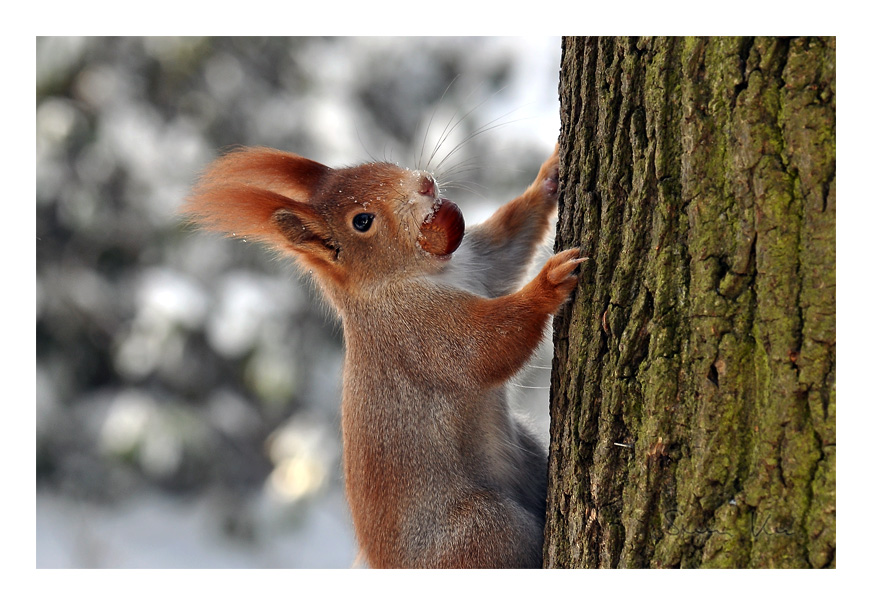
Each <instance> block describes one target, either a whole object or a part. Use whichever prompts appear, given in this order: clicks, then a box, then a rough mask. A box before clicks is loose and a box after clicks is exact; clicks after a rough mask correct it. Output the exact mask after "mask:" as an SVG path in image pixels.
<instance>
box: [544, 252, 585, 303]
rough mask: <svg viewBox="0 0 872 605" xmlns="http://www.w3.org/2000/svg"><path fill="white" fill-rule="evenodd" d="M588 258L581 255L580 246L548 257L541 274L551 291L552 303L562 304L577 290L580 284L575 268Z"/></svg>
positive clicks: (546, 286)
mask: <svg viewBox="0 0 872 605" xmlns="http://www.w3.org/2000/svg"><path fill="white" fill-rule="evenodd" d="M586 260H587V257H579V249H578V248H572V249H571V250H564V251H563V252H559V253H557V254H555V255H554V256H552V257H551V258H549V259H548V262H546V263H545V266H544V267H542V271H540V272H539V276H540V279H541V280H542V281H543V282H544V284H542V285H543V286H544V289H546V290H547V291H549V294H550V297H549V298H551V302H552V304H554V305H556V306H560V305H561V304H563V301H565V300H566V299H567V297H569V295H570V294H571V293H572V291H573V290H575V286H576V284H578V277H577V276H576V275H575V273H574V272H575V268H576V267H577V266H578V265H579V264H580V263H583V262H584V261H586Z"/></svg>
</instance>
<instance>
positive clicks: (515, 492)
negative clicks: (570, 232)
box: [186, 149, 583, 567]
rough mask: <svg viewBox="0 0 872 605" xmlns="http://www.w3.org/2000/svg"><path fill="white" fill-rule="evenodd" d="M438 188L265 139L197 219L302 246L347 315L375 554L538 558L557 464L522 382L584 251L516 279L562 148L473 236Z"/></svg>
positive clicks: (426, 558) (431, 560)
mask: <svg viewBox="0 0 872 605" xmlns="http://www.w3.org/2000/svg"><path fill="white" fill-rule="evenodd" d="M437 196H438V187H437V186H436V184H435V183H434V181H433V178H432V176H431V175H429V174H427V173H424V172H420V171H410V170H404V169H402V168H399V167H397V166H394V165H391V164H385V163H376V164H364V165H362V166H356V167H352V168H343V169H331V168H327V167H326V166H323V165H321V164H318V163H317V162H312V161H310V160H306V159H305V158H301V157H299V156H295V155H293V154H287V153H283V152H278V151H273V150H265V149H253V150H240V151H236V152H233V153H231V154H229V155H227V156H225V157H224V158H221V159H219V160H218V161H216V162H215V163H214V164H213V165H212V166H211V167H210V168H209V169H208V170H207V171H206V173H205V174H204V176H203V178H202V180H201V182H200V184H199V185H198V186H197V187H196V188H195V189H194V192H193V193H192V196H191V198H190V199H189V201H188V204H187V206H186V211H187V212H188V214H189V215H190V216H192V217H193V218H194V220H195V221H197V222H199V223H200V224H202V225H204V226H206V227H208V228H213V229H219V230H223V231H226V232H228V233H231V234H235V235H237V236H241V237H250V238H254V239H258V240H260V241H263V242H266V243H267V244H269V245H272V246H275V247H277V248H279V249H281V250H284V251H286V252H288V253H290V254H292V255H293V256H294V257H295V258H296V259H298V260H299V261H300V262H301V263H303V264H304V265H305V266H307V267H309V268H311V269H312V270H313V273H314V275H315V278H316V280H317V281H318V283H319V284H320V286H321V287H322V288H323V290H324V291H325V293H326V294H327V297H328V299H329V300H330V301H331V303H332V304H333V305H334V307H335V308H336V310H337V311H338V313H339V315H340V317H341V318H342V322H343V329H344V334H345V345H346V362H345V370H344V377H343V402H342V430H343V446H344V448H343V452H344V453H343V455H344V464H345V478H346V493H347V496H348V501H349V507H350V509H351V514H352V518H353V521H354V525H355V531H356V533H357V537H358V541H359V543H360V546H361V550H362V552H363V553H364V555H365V558H366V560H367V562H368V563H369V564H370V565H371V566H373V567H518V566H526V567H529V566H537V565H540V564H541V548H542V528H543V524H544V506H545V503H544V489H545V456H544V452H543V451H542V449H541V446H540V445H538V444H536V443H535V440H534V439H533V438H532V437H531V436H530V435H529V433H528V431H527V430H526V429H524V427H523V426H522V425H520V424H519V423H518V422H517V421H516V420H515V419H514V418H513V417H512V415H511V414H510V412H509V410H508V408H507V405H506V400H505V382H506V381H507V380H508V379H509V378H510V377H511V376H512V375H513V374H515V373H516V372H517V371H518V370H520V369H521V367H522V366H523V364H524V363H526V361H527V360H528V359H529V357H530V355H531V354H532V353H533V351H534V350H535V348H536V346H537V345H538V343H539V341H540V340H541V338H542V334H543V331H544V330H545V327H546V324H547V321H548V319H549V317H550V316H551V314H553V313H554V312H555V311H556V310H557V309H558V307H559V306H560V305H561V304H562V303H563V302H564V301H565V300H566V298H567V297H568V296H569V295H570V294H571V292H572V290H573V289H574V288H575V285H576V277H575V276H574V274H573V273H574V270H575V268H576V266H577V265H578V263H580V262H581V261H582V260H583V259H580V258H578V250H568V251H565V252H561V253H559V254H556V255H554V256H553V257H551V258H550V259H549V260H548V262H547V263H546V264H545V266H544V267H543V268H542V270H541V271H540V272H539V273H538V275H537V276H536V277H535V278H534V279H533V280H532V281H530V282H529V283H528V284H526V285H525V286H524V287H522V288H520V289H518V288H517V282H518V280H519V279H520V278H521V276H522V275H523V271H524V269H525V267H526V265H527V264H528V263H529V261H530V259H531V258H532V255H533V252H534V250H535V247H536V246H537V245H538V244H539V243H540V242H541V240H542V238H543V236H544V235H545V233H546V230H547V228H548V224H549V220H550V217H551V216H553V213H554V210H555V208H556V204H557V156H556V152H555V154H554V155H552V157H551V158H549V159H548V161H546V162H545V163H544V164H543V166H542V169H541V170H540V172H539V175H538V176H537V178H536V180H535V181H534V183H533V184H532V185H531V186H530V187H529V188H528V189H527V190H526V191H525V192H524V193H523V194H522V195H521V196H519V197H518V198H516V199H515V200H513V201H512V202H510V203H508V204H506V205H505V206H504V207H503V208H501V209H500V210H499V211H498V212H497V213H495V214H494V216H493V217H491V218H490V219H489V220H488V221H486V222H485V223H483V224H481V225H478V226H476V227H472V228H470V229H468V230H467V231H466V233H465V235H464V234H463V233H462V230H463V220H462V215H459V211H458V210H456V207H454V205H453V204H451V205H446V208H448V209H449V210H448V211H447V213H446V214H445V215H444V216H442V217H438V218H436V219H435V220H434V219H433V210H434V208H438V207H440V205H442V204H444V202H441V201H439V200H438V197H437ZM431 220H433V221H434V223H435V224H434V225H432V226H430V227H426V225H428V224H429V223H428V221H431ZM461 238H462V239H461ZM458 242H459V248H458V247H457V244H458ZM455 248H456V252H454V250H455ZM428 250H429V252H428ZM452 252H453V253H452Z"/></svg>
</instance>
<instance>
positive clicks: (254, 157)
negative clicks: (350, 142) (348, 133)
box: [182, 147, 330, 247]
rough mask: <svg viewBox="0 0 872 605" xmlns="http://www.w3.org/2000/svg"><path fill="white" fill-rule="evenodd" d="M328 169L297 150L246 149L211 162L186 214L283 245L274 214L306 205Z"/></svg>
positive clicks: (216, 227) (205, 224)
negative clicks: (301, 154)
mask: <svg viewBox="0 0 872 605" xmlns="http://www.w3.org/2000/svg"><path fill="white" fill-rule="evenodd" d="M329 172H330V168H328V167H327V166H324V165H323V164H319V163H318V162H314V161H312V160H309V159H306V158H304V157H302V156H299V155H296V154H293V153H287V152H284V151H278V150H276V149H268V148H265V147H255V148H241V149H238V150H235V151H232V152H230V153H228V154H227V155H225V156H223V157H221V158H218V159H217V160H215V161H214V162H213V163H212V164H210V165H209V167H208V168H207V169H206V171H205V172H204V173H203V175H202V176H201V177H200V180H199V181H198V183H197V185H196V186H195V187H194V190H193V191H192V193H191V195H190V196H189V197H188V199H187V200H186V203H185V205H184V206H183V208H182V213H183V214H184V215H186V216H187V217H188V218H190V219H191V221H192V222H193V223H196V224H198V225H200V226H201V227H204V228H206V229H210V230H214V231H223V232H225V233H228V234H231V235H233V236H235V237H242V238H250V239H255V240H259V241H262V242H264V243H267V244H270V245H273V246H277V247H284V246H285V245H286V244H287V239H286V237H285V236H284V235H283V234H282V232H281V231H280V230H279V229H278V226H277V225H276V223H275V222H273V220H272V218H273V215H274V214H275V213H276V212H277V211H278V210H281V209H287V210H290V211H291V212H295V211H299V210H300V209H302V208H303V207H305V202H307V201H308V200H309V198H311V197H312V195H313V194H314V192H315V191H316V190H317V187H318V185H319V183H320V182H321V180H322V179H323V178H324V176H325V175H326V174H327V173H329Z"/></svg>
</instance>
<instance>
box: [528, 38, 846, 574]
mask: <svg viewBox="0 0 872 605" xmlns="http://www.w3.org/2000/svg"><path fill="white" fill-rule="evenodd" d="M560 98H561V114H562V126H561V137H560V160H561V210H560V217H559V224H558V233H557V238H556V244H555V248H556V249H566V248H569V247H573V246H580V247H581V249H582V252H583V254H584V255H586V256H589V257H590V260H589V261H588V262H587V263H586V264H584V265H582V268H581V274H580V280H579V287H578V290H577V292H576V294H575V297H574V299H573V300H572V301H571V302H570V303H568V304H567V305H566V306H565V308H564V309H563V311H562V312H561V313H560V314H559V315H558V316H557V317H556V318H555V322H554V342H555V362H554V369H553V374H552V391H551V451H550V457H549V492H548V517H547V523H546V536H545V565H546V566H547V567H731V568H735V567H835V479H836V475H835V469H836V448H835V444H836V434H835V426H836V400H835V389H836V386H835V385H836V364H835V359H836V332H835V327H836V316H835V309H836V307H835V294H836V274H835V244H836V239H835V238H836V234H835V224H836V180H835V115H836V82H835V39H834V38H822V39H817V38H797V39H787V38H713V39H700V38H638V39H637V38H619V39H616V38H601V39H596V38H567V39H565V40H564V43H563V62H562V71H561V82H560Z"/></svg>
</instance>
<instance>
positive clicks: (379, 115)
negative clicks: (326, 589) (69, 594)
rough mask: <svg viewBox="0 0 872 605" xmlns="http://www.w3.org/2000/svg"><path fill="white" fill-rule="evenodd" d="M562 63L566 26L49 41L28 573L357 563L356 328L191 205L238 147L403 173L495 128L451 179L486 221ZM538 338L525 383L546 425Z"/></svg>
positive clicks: (533, 149) (460, 199) (505, 194)
mask: <svg viewBox="0 0 872 605" xmlns="http://www.w3.org/2000/svg"><path fill="white" fill-rule="evenodd" d="M559 61H560V40H559V39H557V38H544V39H540V38H537V39H527V38H459V39H458V38H327V39H323V38H216V39H210V38H38V39H37V69H36V102H37V111H36V137H37V144H36V149H37V162H36V193H37V199H36V203H37V207H36V213H37V216H36V218H37V221H36V224H37V246H36V251H37V258H36V266H37V275H36V277H37V279H36V287H37V292H36V300H37V304H36V343H37V359H36V362H37V368H36V379H37V385H36V395H37V397H36V433H37V434H36V454H37V455H36V477H37V482H36V483H37V497H36V552H37V561H36V565H37V567H76V568H79V567H112V568H114V567H151V568H167V567H185V568H203V567H240V568H243V567H258V568H263V567H318V568H331V567H340V568H343V567H349V566H350V565H351V564H352V563H353V561H354V558H355V556H356V547H355V544H354V537H353V533H352V529H351V525H350V521H349V517H348V513H347V510H346V506H345V501H344V496H343V494H342V472H341V464H340V463H341V446H340V436H339V381H340V372H341V360H342V344H341V328H340V327H339V326H338V325H337V323H336V321H335V320H334V319H333V318H332V316H331V314H330V312H329V310H327V309H325V308H324V306H323V305H322V304H321V303H320V302H319V301H318V297H317V295H316V294H315V293H313V292H312V290H311V287H310V286H309V284H307V283H306V282H305V280H301V279H298V277H297V275H296V273H295V271H294V269H293V266H292V264H291V263H290V262H288V261H282V260H276V259H275V258H273V255H271V254H270V253H268V252H265V251H263V250H262V249H260V248H258V247H256V246H253V245H249V244H246V243H243V242H239V241H229V240H224V239H221V238H219V237H217V236H214V235H209V234H204V233H198V232H192V231H191V230H189V229H188V228H186V227H185V226H184V225H182V224H181V223H180V221H179V218H178V217H177V215H176V214H175V213H176V210H177V208H178V207H179V205H180V204H181V202H182V200H183V198H184V196H185V195H186V192H187V190H188V189H189V187H190V186H191V184H192V183H193V181H194V180H195V178H196V175H197V173H198V171H200V170H201V169H202V168H203V167H204V166H205V165H206V164H207V163H208V162H209V161H210V160H211V159H212V158H214V157H215V155H216V154H217V153H219V152H220V150H221V149H222V148H226V147H227V146H230V145H235V144H244V145H268V146H273V147H277V148H280V149H285V150H289V151H294V152H297V153H300V154H302V155H305V156H307V157H310V158H312V159H315V160H317V161H320V162H323V163H326V164H330V165H349V164H355V163H359V162H361V161H367V160H368V159H370V157H375V158H377V159H388V160H390V161H395V162H397V163H399V164H401V165H404V166H411V165H414V164H415V162H416V159H417V157H418V156H419V154H420V153H421V150H422V148H423V150H424V155H425V157H426V156H428V155H429V153H430V152H431V151H432V150H433V149H434V147H435V146H436V141H437V139H438V137H439V135H440V134H441V133H443V132H444V131H445V130H446V128H447V129H451V128H452V126H453V130H452V131H451V134H450V137H449V140H448V142H446V143H445V145H444V146H443V149H442V155H443V156H444V155H445V153H447V152H449V151H451V150H452V149H454V148H455V146H456V145H457V144H458V143H459V142H461V141H463V140H464V139H466V138H467V137H468V136H469V135H471V134H473V133H475V132H476V131H478V130H480V129H484V130H485V132H482V133H481V134H479V135H477V136H475V137H474V138H472V139H471V140H469V141H468V142H467V143H466V144H465V145H464V146H463V147H462V148H461V149H460V150H459V151H458V152H457V153H456V154H455V155H453V156H452V157H451V163H454V161H455V160H459V161H461V162H462V165H463V171H462V172H460V173H458V175H457V176H455V177H454V178H459V179H462V181H463V182H461V183H458V186H457V187H455V188H452V189H450V190H448V191H447V192H446V196H447V197H449V198H451V199H452V200H454V201H455V202H457V203H458V204H459V205H460V207H461V208H462V209H463V211H464V214H465V216H466V218H467V223H468V224H472V223H475V222H478V220H480V219H481V218H483V217H485V216H487V215H488V214H489V213H490V212H491V211H492V210H493V209H494V208H495V207H496V206H497V205H499V204H500V203H503V202H505V201H508V200H509V199H511V197H512V196H514V195H517V194H518V193H520V192H521V191H522V190H523V189H524V188H525V187H526V186H527V185H528V184H529V182H530V181H531V180H532V178H533V177H534V176H535V175H536V172H537V170H538V166H539V164H540V163H541V162H542V161H543V160H544V159H545V158H546V157H547V156H548V154H549V153H550V151H551V149H552V148H553V145H554V143H555V141H556V138H557V135H558V132H559V115H558V98H557V81H558V71H559ZM467 114H468V115H467ZM431 118H432V124H431V126H430V132H429V136H427V137H426V139H425V133H426V132H427V126H428V123H430V121H431ZM461 118H462V119H461ZM494 125H497V127H496V128H491V126H494ZM437 176H438V175H437ZM542 349H543V350H542V354H541V355H540V357H539V359H537V360H536V361H534V362H533V364H532V365H531V368H530V369H529V370H527V371H526V372H525V373H524V374H522V375H521V376H520V377H518V378H517V379H516V382H517V383H518V389H517V392H518V395H519V399H521V400H523V406H522V407H523V408H524V409H533V410H534V415H535V417H534V420H535V422H536V423H537V424H538V426H539V427H540V431H541V432H542V434H543V438H544V435H545V433H546V431H547V394H548V391H547V385H548V380H549V369H548V367H549V366H550V361H551V352H550V345H546V346H543V347H542Z"/></svg>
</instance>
